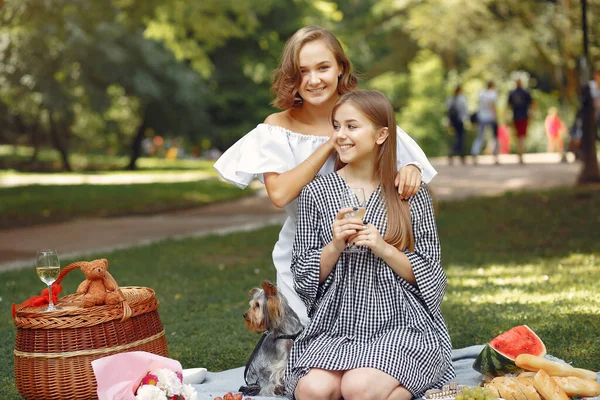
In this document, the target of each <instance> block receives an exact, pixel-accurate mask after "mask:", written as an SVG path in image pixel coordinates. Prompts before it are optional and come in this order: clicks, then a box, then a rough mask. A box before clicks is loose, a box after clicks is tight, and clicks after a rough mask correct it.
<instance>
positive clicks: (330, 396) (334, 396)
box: [294, 368, 344, 400]
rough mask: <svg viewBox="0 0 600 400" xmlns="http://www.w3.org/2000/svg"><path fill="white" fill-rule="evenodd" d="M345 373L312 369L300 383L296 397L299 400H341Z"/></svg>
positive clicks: (295, 393) (297, 386)
mask: <svg viewBox="0 0 600 400" xmlns="http://www.w3.org/2000/svg"><path fill="white" fill-rule="evenodd" d="M343 373H344V371H327V370H324V369H320V368H311V370H310V371H308V374H306V375H304V376H303V377H302V378H301V379H300V381H298V384H297V385H296V390H294V396H295V397H296V399H297V400H340V399H341V398H342V389H341V387H342V374H343Z"/></svg>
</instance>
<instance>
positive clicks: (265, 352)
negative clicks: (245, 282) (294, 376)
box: [244, 281, 303, 397]
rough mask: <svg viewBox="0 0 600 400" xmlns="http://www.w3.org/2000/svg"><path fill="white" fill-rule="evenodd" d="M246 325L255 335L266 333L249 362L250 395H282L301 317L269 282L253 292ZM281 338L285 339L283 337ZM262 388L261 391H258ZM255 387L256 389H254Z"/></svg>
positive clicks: (300, 324)
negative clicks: (286, 370) (286, 369)
mask: <svg viewBox="0 0 600 400" xmlns="http://www.w3.org/2000/svg"><path fill="white" fill-rule="evenodd" d="M244 322H245V324H246V326H247V327H248V330H249V331H250V332H253V333H263V332H267V334H266V336H265V338H264V340H263V341H262V344H261V345H260V348H258V349H255V352H254V353H253V355H254V357H251V359H250V360H249V361H248V363H249V364H248V366H247V373H246V376H245V377H244V378H245V379H246V383H247V384H248V387H247V388H246V389H250V390H248V394H250V393H252V395H260V396H271V397H272V396H282V395H284V394H285V390H284V381H283V380H284V375H285V368H286V366H287V362H288V358H289V355H290V349H291V348H292V344H293V340H292V339H290V338H289V337H294V338H295V336H296V335H297V334H298V333H300V332H301V331H302V329H303V326H302V323H301V322H300V319H299V318H298V315H296V313H295V312H294V310H292V309H291V308H290V306H289V305H288V302H287V300H286V298H285V296H283V295H282V294H280V293H279V291H278V290H277V288H276V287H275V285H273V284H272V283H271V282H269V281H264V282H263V283H262V288H253V289H252V290H251V291H250V309H249V310H248V311H246V313H244ZM282 336H284V337H283V338H282ZM257 385H258V387H259V388H260V392H256V390H257V389H258V388H257V387H256V386H257ZM252 387H254V389H255V390H251V388H252Z"/></svg>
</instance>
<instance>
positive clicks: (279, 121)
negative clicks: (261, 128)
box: [265, 110, 292, 129]
mask: <svg viewBox="0 0 600 400" xmlns="http://www.w3.org/2000/svg"><path fill="white" fill-rule="evenodd" d="M265 124H269V125H274V126H280V127H282V128H286V129H290V128H291V125H292V119H291V117H290V114H289V110H285V111H281V112H277V113H273V114H271V115H269V116H268V117H267V118H266V119H265Z"/></svg>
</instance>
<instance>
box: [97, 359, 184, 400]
mask: <svg viewBox="0 0 600 400" xmlns="http://www.w3.org/2000/svg"><path fill="white" fill-rule="evenodd" d="M92 368H93V369H94V375H95V376H96V382H98V389H97V393H98V398H99V400H132V399H135V395H134V391H135V390H136V389H137V388H138V386H139V385H140V382H141V381H142V378H144V376H146V373H148V372H149V371H151V370H156V369H159V368H168V369H170V370H172V371H175V372H181V370H182V368H181V364H180V363H179V361H177V360H173V359H171V358H166V357H161V356H158V355H156V354H152V353H147V352H145V351H132V352H128V353H119V354H114V355H112V356H107V357H102V358H99V359H97V360H94V361H92Z"/></svg>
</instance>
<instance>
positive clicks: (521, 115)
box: [508, 79, 533, 164]
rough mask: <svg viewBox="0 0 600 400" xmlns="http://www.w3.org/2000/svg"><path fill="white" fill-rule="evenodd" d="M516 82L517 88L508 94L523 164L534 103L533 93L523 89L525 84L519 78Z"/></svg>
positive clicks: (520, 160) (520, 159)
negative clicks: (528, 125)
mask: <svg viewBox="0 0 600 400" xmlns="http://www.w3.org/2000/svg"><path fill="white" fill-rule="evenodd" d="M516 84H517V87H516V89H515V90H513V91H512V92H510V94H509V95H508V105H509V106H510V108H512V112H513V123H514V125H515V131H516V133H517V140H518V143H517V152H518V153H519V163H521V164H523V153H524V152H525V138H526V137H527V124H528V122H529V107H530V106H531V105H532V104H533V99H532V98H531V94H529V92H528V91H527V90H525V89H523V84H522V83H521V80H520V79H517V81H516Z"/></svg>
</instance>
